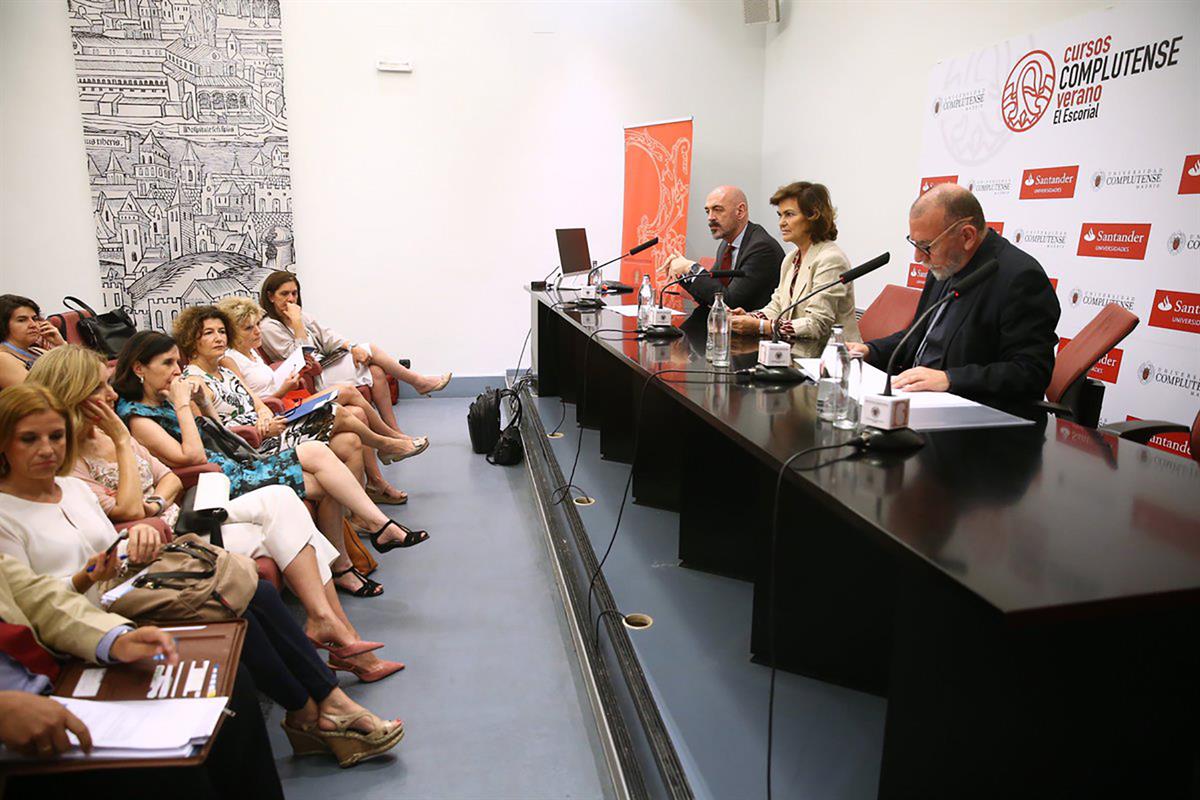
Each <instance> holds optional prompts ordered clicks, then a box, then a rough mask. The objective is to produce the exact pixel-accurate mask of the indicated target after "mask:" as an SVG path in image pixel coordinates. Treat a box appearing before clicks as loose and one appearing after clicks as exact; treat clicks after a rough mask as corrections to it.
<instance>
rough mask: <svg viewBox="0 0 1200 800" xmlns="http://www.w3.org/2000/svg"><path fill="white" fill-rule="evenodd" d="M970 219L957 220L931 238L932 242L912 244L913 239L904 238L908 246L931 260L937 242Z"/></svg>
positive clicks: (909, 237)
mask: <svg viewBox="0 0 1200 800" xmlns="http://www.w3.org/2000/svg"><path fill="white" fill-rule="evenodd" d="M970 219H971V218H970V217H963V218H962V219H960V220H957V221H956V222H952V223H950V226H949V227H948V228H946V230H944V231H942V232H941V233H939V234H938V235H937V236H935V237H933V240H932V241H929V242H914V241H913V238H912V237H911V236H905V237H904V238H905V240H906V241H907V242H908V243H909V244H911V245H912V246H913V247H915V248H917V249H918V250H920V251H921V252H922V253H924V254H925V257H926V258H932V257H933V252H932V251H933V246H934V245H935V244H937V243H938V241H939V240H941V238H942V237H943V236H945V235H946V234H947V233H949V232H950V231H952V230H954V229H955V228H957V227H958V226H959V225H962V224H963V223H964V222H969V221H970Z"/></svg>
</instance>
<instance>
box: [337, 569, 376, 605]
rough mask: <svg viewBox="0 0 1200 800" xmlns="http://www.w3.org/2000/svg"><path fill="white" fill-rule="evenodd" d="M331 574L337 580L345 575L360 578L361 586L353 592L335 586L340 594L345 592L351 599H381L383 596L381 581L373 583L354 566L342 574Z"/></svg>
mask: <svg viewBox="0 0 1200 800" xmlns="http://www.w3.org/2000/svg"><path fill="white" fill-rule="evenodd" d="M331 574H332V575H333V577H334V578H335V579H336V578H340V577H342V576H343V575H353V576H354V577H356V578H358V580H359V586H358V588H357V589H355V590H353V591H351V590H350V589H347V588H345V587H344V586H340V585H338V584H336V583H335V584H333V585H334V586H335V587H336V588H337V590H338V591H339V592H345V593H346V594H348V595H350V596H351V597H379V595H381V594H383V584H382V583H380V582H379V581H373V580H371V579H370V578H368V577H367V576H366V575H363V574H362V573H361V572H359V571H358V569H357V568H356V567H355V566H354V565H353V564H351V565H350V566H348V567H346V568H345V569H344V570H342V571H341V572H333V573H331Z"/></svg>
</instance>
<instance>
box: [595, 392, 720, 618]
mask: <svg viewBox="0 0 1200 800" xmlns="http://www.w3.org/2000/svg"><path fill="white" fill-rule="evenodd" d="M736 374H737V373H735V372H732V371H729V370H725V371H721V370H713V369H660V370H658V371H657V372H651V373H650V374H649V375H647V376H646V381H645V382H644V383H643V384H642V391H641V393H640V394H639V395H638V403H637V407H636V408H635V409H634V412H633V453H632V457H631V458H630V462H629V477H628V478H626V479H625V491H624V492H623V493H622V494H621V505H620V507H619V508H618V509H617V523H616V525H614V526H613V532H612V536H611V537H609V540H608V547H606V548H605V550H604V555H603V556H602V557H601V559H600V563H599V564H597V565H596V570H595V572H593V573H592V578H591V580H590V581H588V616H589V617H590V616H591V614H592V593H593V591H594V590H595V588H596V578H597V577H598V576H599V575H600V573H601V572H602V571H603V570H604V562H605V561H607V560H608V554H609V553H611V552H612V549H613V545H614V544H615V543H616V541H617V531H618V530H620V528H621V518H622V517H623V516H624V515H625V503H626V501H627V500H628V499H629V489H630V487H631V486H632V485H633V470H634V467H635V466H636V465H637V452H638V444H639V442H640V441H641V433H642V431H641V419H642V405H643V404H644V403H645V402H646V388H647V387H648V386H650V384H651V382H653V381H654V379H655V378H657V377H659V376H660V375H715V376H718V377H719V376H722V375H729V376H733V375H736ZM668 382H669V383H688V382H689V381H668ZM575 460H576V461H578V460H579V451H578V450H576V452H575ZM597 624H598V623H597Z"/></svg>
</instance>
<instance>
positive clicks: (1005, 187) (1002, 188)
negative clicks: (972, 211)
mask: <svg viewBox="0 0 1200 800" xmlns="http://www.w3.org/2000/svg"><path fill="white" fill-rule="evenodd" d="M967 191H968V192H973V193H974V194H977V195H979V194H1005V195H1006V194H1009V193H1010V192H1012V178H971V179H969V180H968V181H967Z"/></svg>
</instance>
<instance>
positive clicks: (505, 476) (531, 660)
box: [268, 398, 611, 800]
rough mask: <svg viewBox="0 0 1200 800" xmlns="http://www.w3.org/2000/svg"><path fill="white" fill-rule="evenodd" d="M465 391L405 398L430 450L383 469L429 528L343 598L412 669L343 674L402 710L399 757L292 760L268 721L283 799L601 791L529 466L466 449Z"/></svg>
mask: <svg viewBox="0 0 1200 800" xmlns="http://www.w3.org/2000/svg"><path fill="white" fill-rule="evenodd" d="M468 403H469V401H468V400H466V399H462V398H457V399H432V400H430V399H424V400H416V399H414V400H402V401H401V402H400V405H399V406H398V407H397V417H398V418H399V419H400V422H401V425H403V426H404V428H405V430H406V431H408V432H409V433H413V434H428V435H429V436H430V437H431V440H432V445H431V447H430V449H429V451H428V452H426V453H425V454H424V455H422V456H420V457H418V458H415V459H412V460H409V461H405V462H403V463H401V464H396V465H393V466H391V467H385V470H386V471H387V472H386V474H387V475H388V476H389V479H391V480H392V482H393V484H395V485H396V486H399V487H400V488H402V489H405V490H406V491H408V493H409V495H410V500H409V505H408V506H403V507H398V508H397V507H395V506H389V507H385V510H387V509H395V511H396V513H395V514H393V516H394V517H395V518H396V519H397V520H399V521H401V522H404V523H405V524H407V525H409V526H410V527H426V528H428V529H429V531H430V534H431V537H432V538H431V540H430V541H428V542H426V543H424V544H422V545H420V546H419V547H416V548H414V549H412V550H396V551H393V552H391V553H389V554H387V555H386V556H381V557H380V569H379V570H378V572H377V573H376V574H375V575H374V576H373V577H375V578H376V579H377V580H379V581H381V582H383V583H384V584H385V585H386V587H387V589H386V594H385V595H384V596H383V597H380V598H375V599H356V598H347V597H345V596H343V600H344V602H345V604H346V608H347V611H348V613H349V614H350V616H351V618H352V619H353V621H354V623H355V625H356V626H357V627H358V628H359V631H360V632H361V633H362V635H363V636H364V637H366V638H370V639H376V640H380V641H384V642H387V643H388V647H387V648H386V649H385V650H383V651H381V655H383V656H384V657H387V658H391V659H396V660H400V661H404V662H405V663H406V664H408V668H407V669H405V670H404V671H402V672H400V673H399V674H397V675H393V676H392V677H390V678H387V679H386V680H384V681H381V682H379V683H376V684H371V685H360V684H358V682H357V681H356V680H355V679H354V678H353V677H350V676H345V674H344V673H340V674H341V675H342V676H343V677H342V678H341V682H342V686H343V688H345V689H346V690H347V692H348V693H349V694H350V695H351V696H352V697H354V698H355V699H356V700H358V701H359V702H361V703H363V704H364V705H366V706H368V707H369V708H371V709H373V710H376V711H378V712H379V713H381V714H385V715H391V716H400V717H401V718H403V719H404V721H405V727H406V731H407V733H406V736H405V739H404V741H403V742H401V744H400V745H399V747H398V748H396V750H394V751H393V752H394V753H395V756H394V757H385V758H381V759H377V760H374V761H370V762H367V763H366V764H363V765H360V766H358V767H355V768H353V769H350V770H339V769H338V768H337V765H336V764H334V763H332V762H331V761H328V760H325V759H319V758H311V757H308V758H302V759H293V758H292V757H291V756H290V748H289V747H288V744H287V740H286V738H285V737H284V736H283V733H282V731H281V730H280V729H279V727H278V725H279V719H280V717H281V716H282V714H281V712H280V711H279V710H275V711H273V712H272V714H271V717H270V719H269V720H268V728H269V730H270V731H271V741H272V746H273V748H274V750H275V754H276V757H277V758H276V763H277V766H278V768H279V774H280V776H281V777H282V779H283V782H284V790H285V792H286V794H287V796H288V797H289V798H314V800H315V799H316V798H320V800H330V798H335V797H344V798H356V799H358V798H361V799H362V800H367V798H568V797H569V798H603V797H607V796H609V795H610V794H611V790H610V788H609V786H608V778H607V773H606V772H605V771H604V770H603V765H602V763H601V762H600V761H599V760H598V755H597V754H598V753H599V750H598V747H597V745H596V735H595V724H594V721H593V719H592V716H591V711H590V707H589V706H588V704H587V701H586V698H585V697H584V696H583V695H581V694H580V685H579V680H578V668H577V666H576V664H577V662H576V661H575V656H574V653H573V651H572V650H571V649H570V643H569V639H568V638H567V635H566V632H565V622H564V617H563V611H562V605H561V601H560V599H559V596H558V592H557V589H556V588H555V586H554V582H553V578H552V575H551V572H550V565H549V560H548V559H549V557H548V555H547V552H546V546H545V544H544V540H543V534H542V532H541V526H540V522H539V520H538V518H537V517H536V516H535V514H536V512H535V511H534V509H533V500H532V494H531V491H530V487H529V482H528V477H527V473H526V470H525V467H524V466H520V467H510V468H505V467H493V466H490V465H488V464H487V463H486V462H485V461H484V460H483V457H482V456H477V455H475V454H473V453H472V452H471V449H470V445H469V441H468V438H467V431H466V410H467V405H468Z"/></svg>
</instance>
